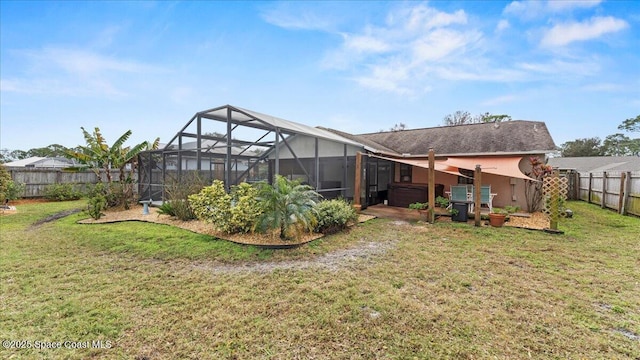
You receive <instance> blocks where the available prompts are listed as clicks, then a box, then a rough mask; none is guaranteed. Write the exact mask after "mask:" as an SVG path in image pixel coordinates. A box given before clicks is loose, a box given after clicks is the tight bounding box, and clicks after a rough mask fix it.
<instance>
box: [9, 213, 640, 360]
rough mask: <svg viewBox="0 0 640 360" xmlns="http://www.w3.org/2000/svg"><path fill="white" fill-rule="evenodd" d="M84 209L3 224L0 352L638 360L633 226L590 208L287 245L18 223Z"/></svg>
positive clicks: (636, 227)
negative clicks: (554, 226)
mask: <svg viewBox="0 0 640 360" xmlns="http://www.w3.org/2000/svg"><path fill="white" fill-rule="evenodd" d="M83 205H84V203H83V202H67V203H39V204H30V205H24V206H20V207H19V210H20V213H19V214H16V215H9V216H2V217H0V240H1V248H0V281H1V284H2V291H1V293H0V306H1V310H2V311H1V312H0V338H1V339H2V340H23V341H27V342H23V343H20V344H19V345H20V346H24V347H27V346H31V348H26V349H5V348H0V358H61V359H67V358H71V359H76V358H77V359H81V358H83V359H84V358H109V359H112V358H130V359H178V358H194V359H202V358H230V359H235V358H238V359H250V358H251V359H254V358H257V359H263V358H264V359H289V358H315V359H327V358H330V359H358V358H362V359H371V358H384V359H387V358H389V359H406V358H414V357H415V358H419V359H424V358H437V359H440V358H455V359H458V358H463V359H464V358H467V359H485V358H492V359H493V358H501V359H502V358H510V359H522V358H532V359H638V358H640V338H638V336H639V335H640V241H639V240H638V238H640V219H637V218H631V217H622V216H619V215H617V214H614V213H612V212H610V211H606V210H601V209H599V208H598V207H596V206H594V205H589V204H585V203H581V202H575V203H569V205H570V208H572V209H573V210H574V213H575V217H574V219H570V220H565V221H562V222H561V223H560V228H561V229H562V230H564V231H565V235H551V234H546V233H543V232H536V231H527V230H520V229H514V228H506V227H505V228H499V229H494V228H474V227H471V226H467V225H465V224H456V223H438V224H436V225H425V224H411V225H409V224H400V223H396V222H393V221H388V220H382V219H378V220H373V221H370V222H368V223H365V224H361V225H359V226H357V227H356V228H354V229H352V230H351V231H350V232H349V233H347V234H339V235H335V236H330V237H327V238H324V239H321V240H319V241H316V242H313V243H311V244H308V245H306V246H303V247H300V248H297V249H293V250H261V249H258V248H255V247H250V246H240V245H236V244H231V243H228V242H225V241H222V240H216V239H211V238H209V237H206V236H202V235H197V234H194V233H191V232H188V231H184V230H180V229H175V228H171V227H168V226H165V225H157V224H146V223H139V222H130V223H119V224H106V225H79V224H76V223H75V221H77V220H78V219H80V218H81V217H82V215H80V214H76V215H71V216H69V217H66V218H63V219H60V220H57V221H54V222H51V223H47V224H44V225H41V226H37V227H33V226H31V224H33V223H34V222H36V221H37V220H39V219H41V218H44V217H46V216H48V215H51V214H53V213H56V212H59V211H62V210H67V209H71V208H76V207H82V206H83ZM98 340H102V341H103V342H102V345H103V348H95V349H82V348H81V349H72V348H68V347H70V346H71V345H74V344H71V343H66V347H65V341H73V342H78V343H76V344H75V346H79V347H82V346H88V347H91V346H92V345H93V344H92V341H98ZM45 342H49V343H52V342H61V347H62V348H59V349H36V348H35V347H36V346H42V345H43V344H46V343H45ZM87 342H88V343H87ZM3 344H4V343H3ZM49 345H56V344H49ZM96 345H97V343H96ZM107 347H109V348H107Z"/></svg>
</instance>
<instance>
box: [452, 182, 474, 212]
mask: <svg viewBox="0 0 640 360" xmlns="http://www.w3.org/2000/svg"><path fill="white" fill-rule="evenodd" d="M447 194H448V195H449V206H448V207H447V209H451V208H452V207H453V208H454V209H455V208H456V206H455V205H454V204H464V205H463V207H465V208H466V209H467V213H468V212H469V211H471V210H469V209H470V208H471V207H472V206H473V203H472V202H471V200H470V199H469V193H468V192H467V187H466V186H464V185H452V186H451V191H449V192H447Z"/></svg>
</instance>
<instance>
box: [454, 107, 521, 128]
mask: <svg viewBox="0 0 640 360" xmlns="http://www.w3.org/2000/svg"><path fill="white" fill-rule="evenodd" d="M501 121H511V116H509V115H505V114H501V115H493V114H491V113H490V112H485V113H482V114H478V115H476V116H471V113H470V112H468V111H460V110H458V111H456V112H454V113H453V114H449V115H447V116H445V117H444V124H445V125H446V126H455V125H465V124H481V123H490V122H501Z"/></svg>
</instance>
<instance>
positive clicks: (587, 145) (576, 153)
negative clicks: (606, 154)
mask: <svg viewBox="0 0 640 360" xmlns="http://www.w3.org/2000/svg"><path fill="white" fill-rule="evenodd" d="M600 143H601V140H600V138H597V137H593V138H585V139H576V140H574V141H567V142H566V143H564V144H562V145H560V152H561V153H562V156H564V157H580V156H602V155H603V152H602V147H601V146H600Z"/></svg>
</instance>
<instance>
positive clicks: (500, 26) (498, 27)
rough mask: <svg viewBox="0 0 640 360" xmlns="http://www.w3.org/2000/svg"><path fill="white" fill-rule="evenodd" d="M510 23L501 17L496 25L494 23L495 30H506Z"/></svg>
mask: <svg viewBox="0 0 640 360" xmlns="http://www.w3.org/2000/svg"><path fill="white" fill-rule="evenodd" d="M510 26H511V24H509V20H505V19H502V20H500V21H498V25H496V32H501V31H504V30H507V29H508V28H509V27H510Z"/></svg>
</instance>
